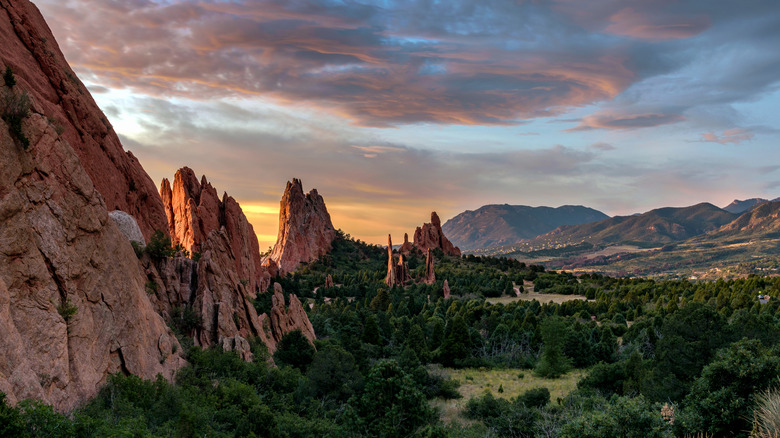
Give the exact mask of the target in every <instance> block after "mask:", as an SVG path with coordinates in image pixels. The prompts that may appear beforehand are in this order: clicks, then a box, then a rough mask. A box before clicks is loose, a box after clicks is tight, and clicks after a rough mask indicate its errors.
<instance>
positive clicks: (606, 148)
mask: <svg viewBox="0 0 780 438" xmlns="http://www.w3.org/2000/svg"><path fill="white" fill-rule="evenodd" d="M590 148H592V149H597V150H600V151H614V150H615V149H616V148H615V146H612V145H611V144H609V143H604V142H601V141H600V142H598V143H593V144H592V145H590Z"/></svg>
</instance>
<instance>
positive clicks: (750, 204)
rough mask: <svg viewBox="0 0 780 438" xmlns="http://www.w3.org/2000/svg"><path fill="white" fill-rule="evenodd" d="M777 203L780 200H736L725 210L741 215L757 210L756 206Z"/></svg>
mask: <svg viewBox="0 0 780 438" xmlns="http://www.w3.org/2000/svg"><path fill="white" fill-rule="evenodd" d="M776 201H780V198H775V199H772V200H769V199H764V198H750V199H745V200H739V199H735V200H733V201H731V204H729V205H727V206H725V207H723V209H724V210H726V211H728V212H729V213H737V214H741V213H744V212H746V211H750V210H752V209H754V208H756V206H758V205H761V204H763V203H766V202H776Z"/></svg>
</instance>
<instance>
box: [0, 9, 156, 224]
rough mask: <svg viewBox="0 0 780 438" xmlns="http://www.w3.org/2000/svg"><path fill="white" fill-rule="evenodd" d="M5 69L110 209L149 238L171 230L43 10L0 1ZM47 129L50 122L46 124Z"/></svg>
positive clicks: (152, 190) (1, 60)
mask: <svg viewBox="0 0 780 438" xmlns="http://www.w3.org/2000/svg"><path fill="white" fill-rule="evenodd" d="M0 41H2V44H0V63H1V64H2V65H0V67H1V68H2V70H3V71H5V67H6V66H9V67H11V69H12V70H13V71H14V72H15V74H16V80H17V87H18V88H20V89H24V90H25V91H26V92H27V93H29V95H30V97H31V98H32V100H33V101H34V102H35V106H36V109H35V111H36V112H37V113H39V114H41V115H42V116H43V117H44V120H46V122H47V123H46V124H45V125H48V126H49V127H51V128H52V129H55V130H56V131H57V132H61V134H59V136H60V137H61V139H62V140H64V141H66V142H67V143H69V144H70V146H71V148H73V150H74V151H75V153H76V156H77V157H78V158H79V160H80V162H81V163H80V164H81V167H82V168H83V169H84V170H85V171H86V174H87V176H88V177H89V178H90V179H91V180H92V182H93V184H94V187H95V189H97V191H98V192H99V193H100V195H101V196H102V198H103V201H104V203H105V205H106V207H107V209H108V210H109V211H112V210H122V211H124V212H127V213H129V214H131V215H132V216H133V217H135V218H136V220H137V221H138V225H139V226H140V228H141V231H142V232H143V234H144V237H145V238H146V239H147V240H148V239H149V237H150V236H151V234H152V232H153V231H154V230H155V229H161V230H166V229H167V222H166V220H165V215H164V211H163V206H162V202H161V200H160V198H159V196H157V191H156V189H155V186H154V183H153V182H152V180H151V178H149V176H148V175H147V174H146V172H145V171H144V169H143V168H142V167H141V165H140V163H139V162H138V160H137V159H136V158H135V157H134V156H133V154H132V153H130V152H125V151H124V150H123V149H122V145H121V143H120V142H119V138H118V137H117V135H116V133H115V132H114V130H113V128H112V127H111V124H110V123H109V122H108V120H107V119H106V117H105V115H104V114H103V113H102V112H101V111H100V109H99V108H98V106H97V104H96V103H95V101H94V100H93V99H92V96H91V95H90V94H89V92H88V91H87V89H86V87H85V86H84V84H82V83H81V81H79V79H78V78H77V77H76V75H75V74H74V73H73V70H71V68H70V67H69V66H68V62H67V61H66V60H65V57H64V56H63V55H62V52H61V51H60V49H59V46H58V45H57V42H56V41H55V39H54V36H53V35H52V33H51V31H50V30H49V27H48V26H47V25H46V22H45V21H44V19H43V17H42V16H41V14H40V12H39V11H38V9H37V8H36V7H35V5H33V4H32V3H30V2H29V1H28V0H12V1H11V0H0ZM41 125H42V127H44V124H41Z"/></svg>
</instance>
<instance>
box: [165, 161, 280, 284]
mask: <svg viewBox="0 0 780 438" xmlns="http://www.w3.org/2000/svg"><path fill="white" fill-rule="evenodd" d="M160 196H161V197H162V200H163V205H164V207H165V214H166V217H167V219H168V230H169V232H170V235H171V239H172V241H173V243H178V244H181V245H182V246H183V247H184V248H185V249H186V250H187V251H189V252H190V253H191V254H196V253H202V252H203V251H204V250H205V249H206V242H207V239H208V237H209V235H210V234H211V232H213V231H219V230H221V229H224V232H225V234H226V237H227V240H228V247H229V251H228V252H229V253H230V254H229V255H230V256H231V258H232V260H233V264H234V268H233V270H234V271H235V272H236V274H237V275H238V276H239V278H240V279H241V280H242V281H244V282H247V283H248V284H247V288H248V291H249V292H250V294H252V295H253V296H254V294H256V293H258V292H260V291H261V290H265V289H266V288H267V287H268V284H269V277H270V276H269V275H268V273H267V272H266V270H265V269H264V268H263V267H262V265H261V259H260V246H259V244H258V242H257V235H256V234H255V230H254V228H253V227H252V224H250V223H249V221H248V220H247V218H246V216H245V215H244V212H243V211H242V210H241V207H240V206H239V205H238V202H236V200H235V199H233V198H232V197H231V196H228V194H227V193H224V194H223V195H222V200H220V199H219V197H218V196H217V190H216V189H215V188H214V187H212V185H211V184H210V183H209V182H208V180H207V179H206V176H205V175H203V177H201V180H200V182H198V178H197V177H196V176H195V172H194V171H193V170H192V169H190V168H189V167H182V168H181V169H179V170H178V171H177V172H176V175H175V176H174V179H173V186H171V184H170V182H169V181H168V179H167V178H165V179H163V181H162V183H161V184H160Z"/></svg>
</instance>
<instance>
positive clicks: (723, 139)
mask: <svg viewBox="0 0 780 438" xmlns="http://www.w3.org/2000/svg"><path fill="white" fill-rule="evenodd" d="M753 137H755V134H753V133H752V132H750V131H748V130H745V129H741V128H734V129H727V130H725V131H723V134H721V135H718V134H715V133H712V132H705V133H704V134H702V135H701V140H702V141H706V142H713V143H720V144H727V143H731V144H740V143H742V142H743V141H748V140H752V139H753Z"/></svg>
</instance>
